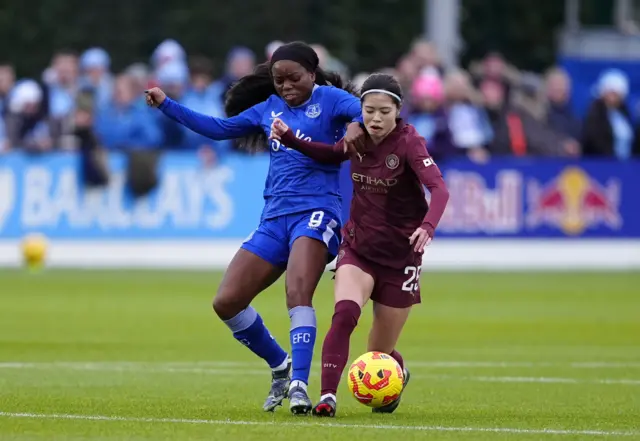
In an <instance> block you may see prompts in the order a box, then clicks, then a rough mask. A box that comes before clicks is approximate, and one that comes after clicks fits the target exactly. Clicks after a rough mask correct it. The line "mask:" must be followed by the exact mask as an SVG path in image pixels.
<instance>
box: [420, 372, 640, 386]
mask: <svg viewBox="0 0 640 441" xmlns="http://www.w3.org/2000/svg"><path fill="white" fill-rule="evenodd" d="M411 378H416V379H434V380H459V381H477V382H480V383H547V384H623V385H628V386H640V380H635V379H628V378H594V379H589V378H584V379H583V378H558V377H501V376H483V375H473V376H457V375H438V374H433V375H429V374H427V375H423V374H416V375H411Z"/></svg>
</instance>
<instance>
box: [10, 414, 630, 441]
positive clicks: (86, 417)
mask: <svg viewBox="0 0 640 441" xmlns="http://www.w3.org/2000/svg"><path fill="white" fill-rule="evenodd" d="M0 417H7V418H30V419H54V420H86V421H119V422H135V423H170V424H171V423H172V424H206V425H216V426H227V425H228V426H263V427H274V428H278V427H281V426H290V427H321V428H327V427H328V428H332V429H372V430H380V429H384V430H407V431H423V432H485V433H487V432H490V433H511V434H516V433H519V434H534V435H585V436H637V435H640V432H639V431H625V430H571V429H518V428H509V427H448V426H396V425H390V424H384V425H382V424H380V425H378V424H372V425H366V424H339V423H326V424H323V423H301V422H285V421H274V422H271V423H270V422H266V421H233V420H201V419H182V418H138V417H122V416H104V415H68V414H40V413H13V412H0Z"/></svg>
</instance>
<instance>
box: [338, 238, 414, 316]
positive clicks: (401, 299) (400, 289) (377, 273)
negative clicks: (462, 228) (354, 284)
mask: <svg viewBox="0 0 640 441" xmlns="http://www.w3.org/2000/svg"><path fill="white" fill-rule="evenodd" d="M343 265H353V266H356V267H358V268H360V269H361V270H362V271H364V272H365V273H367V274H369V275H370V276H371V277H373V281H374V285H373V292H372V293H371V300H373V301H374V302H377V303H380V304H381V305H385V306H389V307H391V308H409V307H410V306H413V305H415V304H418V303H420V301H421V300H420V265H419V264H418V265H416V266H408V267H406V268H403V269H396V268H389V267H388V266H383V265H380V264H377V263H375V262H371V261H370V260H367V259H365V258H363V257H361V256H359V255H358V254H357V253H356V252H355V251H353V249H351V247H350V246H349V245H348V244H347V243H345V242H343V243H342V244H341V245H340V251H338V261H337V263H336V270H337V269H338V268H340V267H341V266H343Z"/></svg>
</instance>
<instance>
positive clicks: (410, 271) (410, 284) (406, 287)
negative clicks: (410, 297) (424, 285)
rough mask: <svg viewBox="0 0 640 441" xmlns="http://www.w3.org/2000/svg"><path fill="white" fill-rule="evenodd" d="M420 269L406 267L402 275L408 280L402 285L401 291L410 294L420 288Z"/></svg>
mask: <svg viewBox="0 0 640 441" xmlns="http://www.w3.org/2000/svg"><path fill="white" fill-rule="evenodd" d="M421 270H422V268H421V267H419V266H418V267H416V266H408V267H406V268H405V269H404V273H405V274H406V275H408V276H409V278H408V279H407V280H406V281H405V282H404V283H403V284H402V290H403V291H407V292H410V293H413V292H416V291H417V290H418V288H419V287H420V271H421Z"/></svg>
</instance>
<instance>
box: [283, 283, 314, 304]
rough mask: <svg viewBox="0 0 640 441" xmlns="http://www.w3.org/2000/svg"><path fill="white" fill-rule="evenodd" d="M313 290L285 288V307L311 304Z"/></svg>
mask: <svg viewBox="0 0 640 441" xmlns="http://www.w3.org/2000/svg"><path fill="white" fill-rule="evenodd" d="M312 304H313V290H306V289H301V288H299V287H293V288H287V309H292V308H295V307H296V306H312Z"/></svg>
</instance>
